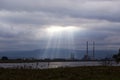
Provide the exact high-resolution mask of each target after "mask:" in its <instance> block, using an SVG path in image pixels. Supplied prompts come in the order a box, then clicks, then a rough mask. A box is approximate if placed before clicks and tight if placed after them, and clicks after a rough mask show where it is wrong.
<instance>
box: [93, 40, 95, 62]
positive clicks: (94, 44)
mask: <svg viewBox="0 0 120 80" xmlns="http://www.w3.org/2000/svg"><path fill="white" fill-rule="evenodd" d="M94 59H95V42H94V41H93V60H94Z"/></svg>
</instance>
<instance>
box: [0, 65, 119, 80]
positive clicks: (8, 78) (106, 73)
mask: <svg viewBox="0 0 120 80" xmlns="http://www.w3.org/2000/svg"><path fill="white" fill-rule="evenodd" d="M0 80H120V67H75V68H57V69H44V70H40V69H38V70H37V69H0Z"/></svg>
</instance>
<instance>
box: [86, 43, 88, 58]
mask: <svg viewBox="0 0 120 80" xmlns="http://www.w3.org/2000/svg"><path fill="white" fill-rule="evenodd" d="M86 56H87V57H88V41H87V42H86Z"/></svg>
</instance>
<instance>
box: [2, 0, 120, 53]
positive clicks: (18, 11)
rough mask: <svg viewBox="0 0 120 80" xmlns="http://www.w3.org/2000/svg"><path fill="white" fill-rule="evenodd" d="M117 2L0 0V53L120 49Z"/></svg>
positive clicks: (106, 0) (95, 0)
mask: <svg viewBox="0 0 120 80" xmlns="http://www.w3.org/2000/svg"><path fill="white" fill-rule="evenodd" d="M119 5H120V0H0V51H9V50H34V49H48V48H63V49H76V50H83V49H85V47H86V46H85V44H86V41H89V46H90V48H92V43H93V41H95V43H96V49H98V50H106V49H109V50H118V49H119V48H120V9H119Z"/></svg>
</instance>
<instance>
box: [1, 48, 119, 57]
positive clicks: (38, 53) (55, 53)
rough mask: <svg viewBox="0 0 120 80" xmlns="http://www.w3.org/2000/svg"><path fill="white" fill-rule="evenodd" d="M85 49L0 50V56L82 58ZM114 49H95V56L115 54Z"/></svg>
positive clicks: (90, 54)
mask: <svg viewBox="0 0 120 80" xmlns="http://www.w3.org/2000/svg"><path fill="white" fill-rule="evenodd" d="M85 53H86V51H85V50H69V49H36V50H28V51H4V52H0V57H2V56H7V57H8V58H37V59H44V58H67V59H68V58H70V56H71V54H73V55H74V57H75V58H76V59H82V58H83V56H84V55H85ZM116 53H117V51H115V50H110V51H108V50H96V51H95V57H96V58H98V59H100V58H105V57H111V56H112V55H113V54H116ZM89 56H92V51H89Z"/></svg>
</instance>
